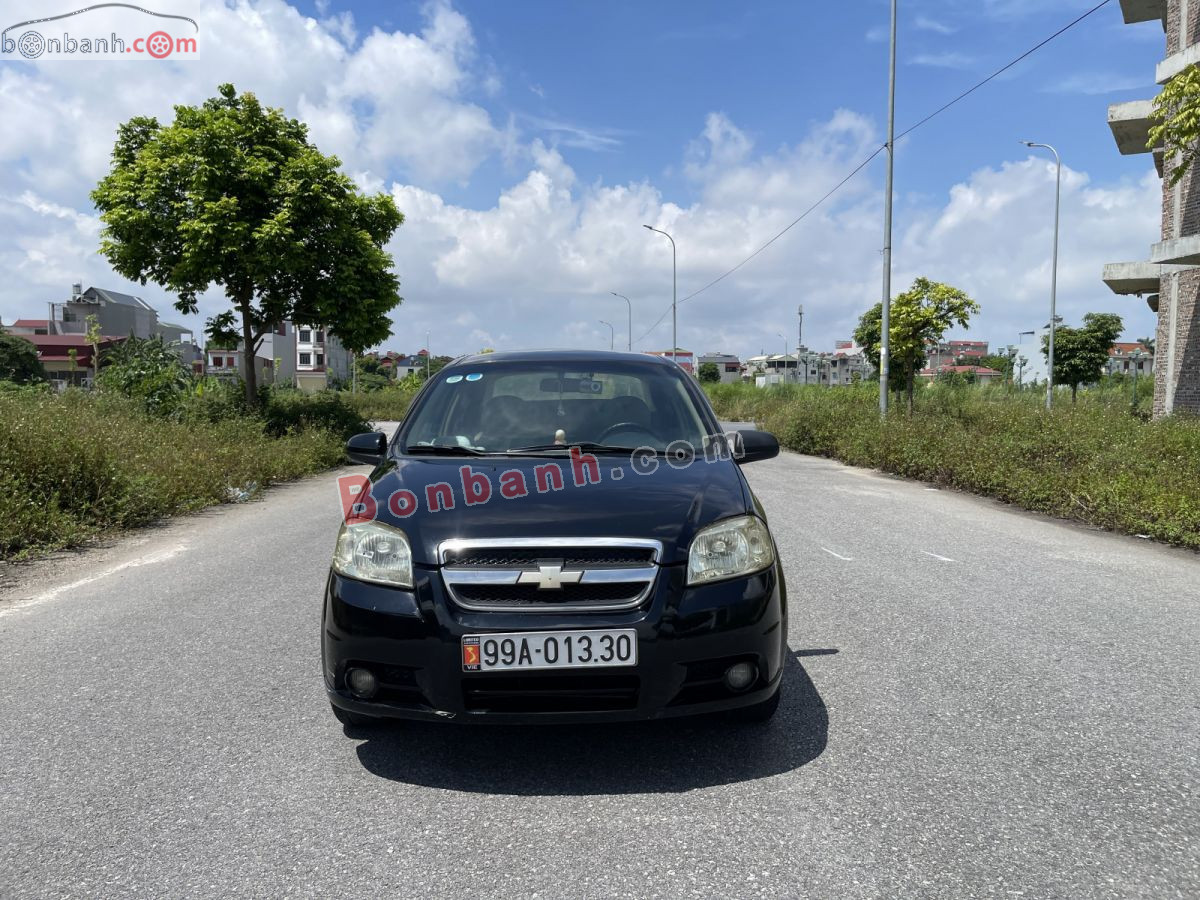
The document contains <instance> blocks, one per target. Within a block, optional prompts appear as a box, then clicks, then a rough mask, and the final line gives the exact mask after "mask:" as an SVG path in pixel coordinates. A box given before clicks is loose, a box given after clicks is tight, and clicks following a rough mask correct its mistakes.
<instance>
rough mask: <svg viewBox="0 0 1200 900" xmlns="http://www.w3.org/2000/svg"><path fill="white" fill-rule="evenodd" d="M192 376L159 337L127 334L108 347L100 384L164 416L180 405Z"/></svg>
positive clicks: (151, 411)
mask: <svg viewBox="0 0 1200 900" xmlns="http://www.w3.org/2000/svg"><path fill="white" fill-rule="evenodd" d="M191 380H192V377H191V374H190V373H189V372H188V370H187V367H186V366H185V365H184V364H183V361H182V360H181V359H180V358H179V355H178V354H177V353H176V352H175V351H174V350H172V349H171V348H170V347H168V346H167V345H166V343H164V341H163V339H162V338H161V337H154V338H150V339H148V340H142V339H140V338H136V337H130V338H127V339H126V340H124V341H122V342H121V343H119V344H117V345H116V346H114V347H113V348H111V349H110V350H109V351H108V353H107V356H106V359H105V365H104V367H103V369H101V371H100V376H99V387H100V389H101V390H102V391H112V392H115V393H118V394H121V395H122V396H124V397H129V398H132V399H134V400H137V401H138V402H139V403H141V404H142V406H144V407H145V409H146V411H147V412H150V413H154V414H155V415H162V416H165V415H171V414H173V413H174V412H175V411H176V409H177V408H178V407H179V404H180V401H181V400H182V398H183V396H184V392H185V391H186V390H187V388H188V386H189V385H190V384H191Z"/></svg>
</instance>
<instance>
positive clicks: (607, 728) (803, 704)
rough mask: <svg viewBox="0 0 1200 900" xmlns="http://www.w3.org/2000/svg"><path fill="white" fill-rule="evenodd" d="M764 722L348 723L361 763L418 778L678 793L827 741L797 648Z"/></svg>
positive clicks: (760, 769)
mask: <svg viewBox="0 0 1200 900" xmlns="http://www.w3.org/2000/svg"><path fill="white" fill-rule="evenodd" d="M836 652H837V651H836V650H832V651H799V652H798V653H796V654H795V655H794V656H793V657H792V661H791V662H790V663H789V664H788V666H787V669H786V670H785V672H784V676H783V677H784V681H783V692H784V693H783V699H782V702H781V703H780V705H779V711H778V712H777V713H776V714H775V718H774V719H772V720H771V721H770V722H769V723H767V724H759V725H743V724H737V723H733V722H729V721H727V720H722V719H719V718H715V717H703V718H694V719H675V720H664V721H659V722H646V723H638V724H628V725H626V724H621V725H584V726H562V725H560V726H555V725H534V726H524V727H518V726H507V725H505V726H500V725H497V726H490V725H478V726H469V725H468V726H458V725H431V724H427V723H416V722H411V723H399V724H396V725H392V726H384V727H382V728H379V729H377V730H376V729H349V730H347V734H350V735H351V736H353V737H365V738H367V740H366V741H365V742H364V743H362V744H360V745H359V746H358V758H359V760H360V761H361V762H362V764H363V767H364V768H366V769H367V771H369V772H371V773H372V774H375V775H378V776H379V777H380V778H387V779H390V780H392V781H399V782H404V783H405V784H412V785H419V786H422V787H433V788H443V789H445V790H453V791H467V792H472V793H483V794H513V795H520V796H556V795H584V796H586V795H592V794H596V795H600V794H635V793H636V794H652V793H677V792H681V791H690V790H694V789H696V788H703V787H713V786H716V785H722V784H733V783H736V782H741V781H752V780H754V779H758V778H765V777H768V776H770V775H780V774H782V773H784V772H790V771H792V770H794V769H798V768H800V767H801V766H803V765H806V764H807V763H810V762H812V761H813V760H814V759H816V758H817V757H818V756H820V755H821V753H822V752H824V750H825V744H826V741H827V739H828V734H829V714H828V712H827V711H826V709H825V703H824V701H823V700H822V699H821V695H820V693H819V692H818V691H817V688H816V686H815V685H814V684H813V682H812V679H811V678H810V677H809V674H808V672H807V671H806V670H805V667H804V666H803V665H802V664H801V663H800V661H799V657H802V656H811V655H826V654H828V653H836Z"/></svg>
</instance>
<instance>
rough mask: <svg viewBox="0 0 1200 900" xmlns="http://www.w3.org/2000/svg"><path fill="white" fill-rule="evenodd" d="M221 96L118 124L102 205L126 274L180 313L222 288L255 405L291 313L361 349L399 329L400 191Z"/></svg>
mask: <svg viewBox="0 0 1200 900" xmlns="http://www.w3.org/2000/svg"><path fill="white" fill-rule="evenodd" d="M219 94H220V95H219V96H217V97H214V98H212V99H209V100H207V101H205V102H204V103H203V104H202V105H200V106H176V107H175V120H174V121H173V122H172V123H171V124H170V125H166V126H164V125H160V124H159V122H158V120H157V119H154V118H150V117H145V116H138V117H135V118H133V119H130V120H129V121H128V122H126V123H124V124H123V125H121V126H120V128H119V130H118V136H117V142H116V145H115V146H114V147H113V152H112V170H111V171H110V173H109V174H108V175H107V176H105V178H104V179H103V180H102V181H101V182H100V184H99V185H98V186H97V187H96V189H95V190H94V191H93V192H92V199H93V201H94V202H95V204H96V207H97V209H99V210H100V213H101V219H102V221H103V222H104V225H105V229H104V233H103V239H102V241H101V245H100V250H101V252H102V253H103V254H104V255H105V256H106V257H107V258H108V261H109V263H110V264H111V265H112V267H113V268H114V269H115V270H116V271H117V272H119V273H120V274H122V275H124V276H125V277H127V278H130V279H134V280H137V281H139V282H141V283H143V284H144V283H146V282H147V281H153V282H155V283H156V284H160V285H162V286H164V287H166V288H167V289H169V290H171V291H172V292H174V293H175V294H177V295H178V300H177V302H176V304H175V306H176V308H177V309H178V310H179V311H180V312H183V313H195V312H196V298H197V295H199V294H200V293H201V292H202V291H205V290H207V289H208V288H209V287H210V286H212V285H217V286H219V287H221V288H222V289H223V290H224V292H225V295H226V297H227V298H228V299H229V302H230V303H231V305H232V309H231V310H227V311H226V312H225V313H223V314H221V315H220V316H216V317H214V318H213V319H212V320H210V322H209V326H210V328H209V332H210V334H212V333H215V332H222V331H223V332H224V334H225V336H228V332H229V331H231V330H233V329H234V327H235V326H236V330H237V332H238V336H239V337H240V338H241V340H242V342H243V345H244V348H245V352H243V354H242V360H243V365H242V368H243V376H244V379H245V386H246V401H247V403H249V404H251V405H252V406H253V405H257V403H258V390H257V374H256V372H255V370H254V365H253V360H254V355H255V351H256V350H257V349H258V347H259V346H260V345H261V342H262V339H263V336H264V335H265V334H266V333H267V332H268V331H270V330H271V329H273V328H274V327H275V326H276V325H277V324H278V323H279V322H281V321H283V320H284V319H290V320H292V321H294V322H321V323H323V324H325V325H326V327H328V328H329V329H330V330H331V331H333V332H334V333H336V334H337V336H338V337H339V338H340V339H341V341H342V343H343V344H344V345H346V346H347V347H349V348H350V349H351V350H356V351H361V350H363V349H365V348H366V347H370V346H372V345H374V344H377V343H379V342H380V341H382V340H383V339H384V338H386V337H387V336H388V335H389V334H390V333H391V331H390V319H389V317H388V313H389V312H390V311H391V310H392V309H394V308H395V307H396V306H397V305H398V304H399V303H400V302H401V299H400V296H399V294H398V293H397V291H398V289H399V281H398V280H397V278H396V276H395V274H394V273H393V271H392V258H391V256H390V255H389V254H388V253H387V251H386V250H384V245H385V244H386V243H387V242H388V240H389V239H390V238H391V236H392V234H393V233H394V232H395V230H396V229H397V228H398V227H399V226H400V224H401V222H403V221H404V217H403V216H402V215H401V214H400V212H399V210H397V209H396V205H395V203H393V201H392V199H391V197H390V196H389V195H387V194H384V193H379V194H375V195H373V196H365V195H363V194H361V193H359V191H358V190H357V189H356V188H355V186H354V183H353V182H352V181H351V180H350V179H349V178H348V177H347V176H346V175H345V174H343V173H342V172H341V171H339V167H340V165H341V163H340V162H339V160H338V159H337V157H334V156H325V155H324V154H322V153H321V152H320V151H319V150H318V149H317V148H316V147H315V146H313V145H312V144H311V143H310V142H309V140H308V129H307V127H306V126H305V125H304V124H303V123H301V122H299V121H297V120H295V119H290V118H287V117H286V116H285V115H284V113H283V111H282V110H279V109H271V108H265V107H263V106H262V105H261V104H260V103H259V102H258V100H257V99H256V98H255V96H254V95H253V94H251V93H243V94H240V95H239V94H238V93H237V92H236V91H235V90H234V87H233V85H231V84H223V85H221V87H220V89H219Z"/></svg>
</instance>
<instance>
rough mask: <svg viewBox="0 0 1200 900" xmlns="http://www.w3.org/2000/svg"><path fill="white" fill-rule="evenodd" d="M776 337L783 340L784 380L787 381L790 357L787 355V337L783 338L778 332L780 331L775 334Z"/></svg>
mask: <svg viewBox="0 0 1200 900" xmlns="http://www.w3.org/2000/svg"><path fill="white" fill-rule="evenodd" d="M775 336H776V337H780V338H783V378H784V379H785V380H786V379H787V364H788V355H787V338H786V337H784V336H783V335H782V334H781V333H780V332H778V331H777V332H775ZM797 356H799V354H798V353H797Z"/></svg>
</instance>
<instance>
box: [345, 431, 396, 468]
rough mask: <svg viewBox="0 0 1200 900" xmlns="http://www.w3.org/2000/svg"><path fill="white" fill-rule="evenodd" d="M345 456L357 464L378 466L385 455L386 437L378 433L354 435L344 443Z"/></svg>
mask: <svg viewBox="0 0 1200 900" xmlns="http://www.w3.org/2000/svg"><path fill="white" fill-rule="evenodd" d="M346 455H347V456H348V457H350V459H352V460H353V461H354V462H357V463H366V464H367V465H368V466H376V465H379V463H381V462H383V458H384V456H386V455H387V435H386V434H382V433H380V432H378V431H370V432H367V433H366V434H356V435H355V436H354V437H352V438H350V440H348V441H346Z"/></svg>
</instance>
